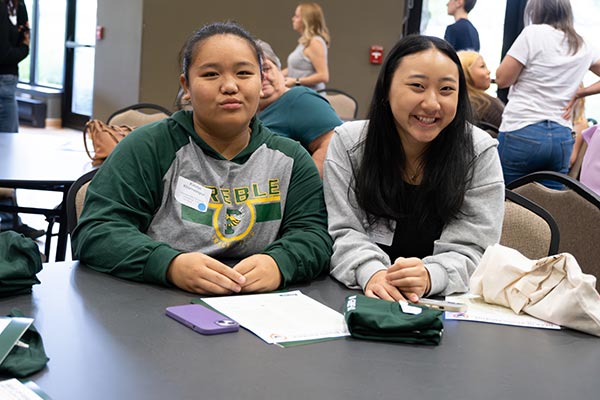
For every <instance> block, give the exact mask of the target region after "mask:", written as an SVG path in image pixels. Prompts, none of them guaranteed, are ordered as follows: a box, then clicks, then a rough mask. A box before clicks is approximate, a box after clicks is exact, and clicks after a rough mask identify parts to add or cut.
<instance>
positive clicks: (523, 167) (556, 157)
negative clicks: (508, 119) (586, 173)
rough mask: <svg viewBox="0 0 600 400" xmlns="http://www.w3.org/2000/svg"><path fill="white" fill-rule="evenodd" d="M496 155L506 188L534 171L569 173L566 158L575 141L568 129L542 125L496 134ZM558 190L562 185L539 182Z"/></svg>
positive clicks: (556, 125)
mask: <svg viewBox="0 0 600 400" xmlns="http://www.w3.org/2000/svg"><path fill="white" fill-rule="evenodd" d="M498 142H499V145H498V152H499V153H500V162H501V163H502V172H503V173H504V182H505V183H506V184H509V183H510V182H512V181H514V180H515V179H517V178H520V177H522V176H525V175H527V174H530V173H532V172H536V171H556V172H562V173H564V174H566V173H567V172H568V171H569V158H570V157H571V151H572V150H573V143H575V140H574V139H573V136H572V135H571V129H570V128H567V127H566V126H563V125H560V124H557V123H556V122H552V121H542V122H538V123H536V124H531V125H527V126H526V127H524V128H521V129H517V130H516V131H511V132H500V133H499V134H498ZM543 183H544V184H545V185H546V186H548V187H552V188H554V189H561V188H562V185H560V184H552V183H548V182H543Z"/></svg>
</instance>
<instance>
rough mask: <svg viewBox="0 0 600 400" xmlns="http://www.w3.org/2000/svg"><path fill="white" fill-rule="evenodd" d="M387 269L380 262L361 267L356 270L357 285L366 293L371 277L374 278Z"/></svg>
mask: <svg viewBox="0 0 600 400" xmlns="http://www.w3.org/2000/svg"><path fill="white" fill-rule="evenodd" d="M386 269H387V268H386V267H385V266H384V265H383V264H381V263H379V262H371V263H368V264H365V265H361V266H360V267H358V268H357V269H356V283H358V284H359V285H360V287H361V288H362V290H363V291H364V290H365V287H366V286H367V283H369V280H370V279H371V277H373V275H375V274H376V273H377V272H379V271H383V270H386Z"/></svg>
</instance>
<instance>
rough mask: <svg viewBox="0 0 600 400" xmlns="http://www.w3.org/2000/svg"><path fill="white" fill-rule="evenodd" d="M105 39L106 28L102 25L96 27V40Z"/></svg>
mask: <svg viewBox="0 0 600 400" xmlns="http://www.w3.org/2000/svg"><path fill="white" fill-rule="evenodd" d="M102 39H104V27H103V26H102V25H98V26H97V27H96V40H102Z"/></svg>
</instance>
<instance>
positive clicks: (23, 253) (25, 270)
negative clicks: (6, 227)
mask: <svg viewBox="0 0 600 400" xmlns="http://www.w3.org/2000/svg"><path fill="white" fill-rule="evenodd" d="M41 270H42V258H41V257H40V251H39V249H38V246H37V244H36V243H35V242H34V241H33V240H32V239H30V238H28V237H25V236H24V235H23V234H20V233H16V232H14V231H5V232H0V297H6V296H14V295H17V294H25V293H30V292H31V287H32V286H33V285H37V284H38V283H40V281H39V280H38V279H37V278H36V276H35V275H36V274H37V273H38V272H40V271H41Z"/></svg>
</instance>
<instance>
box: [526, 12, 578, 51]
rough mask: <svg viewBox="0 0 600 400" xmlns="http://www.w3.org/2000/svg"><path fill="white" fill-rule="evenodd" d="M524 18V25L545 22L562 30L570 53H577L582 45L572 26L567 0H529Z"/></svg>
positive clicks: (571, 13) (571, 14)
mask: <svg viewBox="0 0 600 400" xmlns="http://www.w3.org/2000/svg"><path fill="white" fill-rule="evenodd" d="M524 18H525V25H528V24H529V23H533V24H546V25H550V26H551V27H553V28H555V29H558V30H559V31H562V32H564V34H565V39H566V40H567V43H568V44H569V51H570V52H571V54H575V53H577V52H578V51H579V49H580V48H581V46H582V45H583V38H582V37H581V36H580V35H579V34H578V33H577V31H575V27H574V26H573V24H574V23H573V9H572V8H571V2H570V1H569V0H529V1H528V2H527V5H526V6H525V11H524Z"/></svg>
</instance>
